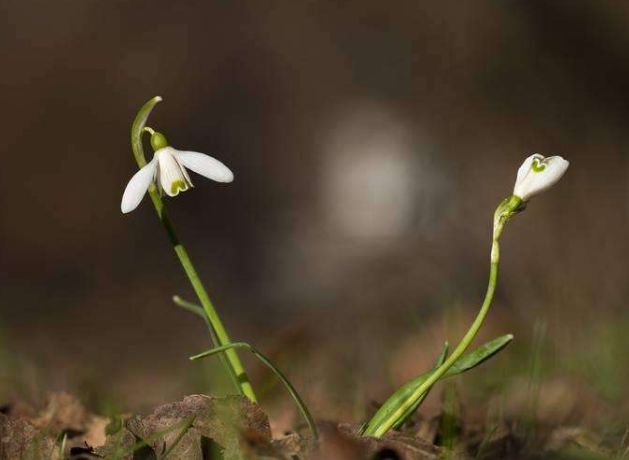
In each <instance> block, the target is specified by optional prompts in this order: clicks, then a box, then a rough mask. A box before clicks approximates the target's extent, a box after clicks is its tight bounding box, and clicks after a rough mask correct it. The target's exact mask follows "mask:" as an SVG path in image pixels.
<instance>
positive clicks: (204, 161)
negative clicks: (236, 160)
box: [175, 151, 234, 182]
mask: <svg viewBox="0 0 629 460" xmlns="http://www.w3.org/2000/svg"><path fill="white" fill-rule="evenodd" d="M175 155H177V158H178V159H179V161H180V162H181V163H182V164H183V165H184V166H185V167H186V168H188V169H190V170H192V171H194V172H195V173H197V174H200V175H202V176H203V177H207V178H208V179H212V180H214V181H216V182H231V181H233V180H234V173H232V172H231V170H230V169H229V168H228V167H227V166H225V165H224V164H223V163H221V162H220V161H218V160H217V159H216V158H213V157H211V156H209V155H206V154H205V153H198V152H180V151H176V153H175Z"/></svg>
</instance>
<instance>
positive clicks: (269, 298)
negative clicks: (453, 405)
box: [0, 0, 629, 420]
mask: <svg viewBox="0 0 629 460" xmlns="http://www.w3.org/2000/svg"><path fill="white" fill-rule="evenodd" d="M0 13H1V14H0V21H1V23H0V25H1V27H0V51H1V54H0V56H1V63H2V64H1V69H2V70H1V72H0V84H1V96H2V98H1V100H2V107H3V110H2V111H1V112H0V121H1V123H0V126H1V127H2V128H1V133H2V138H3V142H2V143H1V144H0V145H1V147H0V154H1V158H2V163H1V165H0V324H1V336H0V338H1V345H2V348H1V350H2V355H1V357H2V386H1V388H0V389H1V392H0V394H1V395H2V397H3V398H4V399H7V398H11V397H15V395H16V394H18V395H29V397H33V395H34V394H38V392H41V391H45V390H50V389H68V390H71V391H74V392H78V393H79V394H80V395H81V396H82V397H84V398H85V399H87V400H89V401H92V403H93V404H94V406H96V408H97V409H100V410H107V407H110V406H112V405H113V406H115V407H116V408H118V409H120V410H123V409H124V410H126V409H129V408H131V409H136V408H143V407H148V406H149V405H151V404H156V403H161V402H164V401H170V400H173V399H176V398H179V397H181V395H183V394H189V393H192V392H199V391H206V392H207V391H220V390H219V389H218V388H220V387H221V385H220V382H217V380H220V368H218V367H216V366H215V365H213V364H211V363H206V364H198V363H194V364H193V363H189V362H188V361H187V359H186V358H187V356H188V355H190V354H192V353H195V352H198V351H201V350H203V349H205V348H208V347H209V345H208V341H207V336H206V332H205V330H204V325H203V324H202V322H200V321H198V320H197V318H194V317H192V316H190V315H189V314H188V313H186V312H183V311H180V310H179V309H178V308H177V307H175V306H174V305H173V304H172V303H171V301H170V297H171V296H172V295H173V294H180V295H182V296H183V297H186V298H189V299H193V297H192V295H193V294H192V293H191V289H190V288H189V286H188V283H187V280H186V279H185V277H184V275H183V272H182V270H181V268H180V267H179V265H178V263H177V260H176V258H175V257H174V255H173V253H172V250H171V248H170V247H169V244H168V241H167V239H166V237H165V235H164V233H163V231H162V229H161V228H160V225H159V224H158V222H157V220H156V218H155V215H154V211H153V209H152V206H151V205H150V203H149V202H148V201H145V202H143V203H142V204H141V206H140V207H139V208H138V209H137V210H136V211H135V212H133V213H131V214H129V215H126V216H123V215H122V214H121V213H120V208H119V205H120V198H121V195H122V191H123V189H124V186H125V184H126V183H127V181H128V180H129V178H130V177H131V176H132V174H133V173H134V172H135V171H136V165H135V163H134V161H133V158H132V155H131V151H130V146H129V127H130V123H131V120H132V118H133V116H134V115H135V112H136V110H137V109H138V108H139V107H140V105H141V104H142V103H144V102H145V101H146V100H148V99H149V98H150V97H152V96H155V95H161V96H163V97H164V102H163V103H162V104H160V105H159V106H158V107H157V109H156V110H155V112H154V113H153V116H152V118H151V120H150V123H149V124H150V125H151V126H153V127H154V128H156V129H159V130H161V131H163V132H164V133H165V134H166V136H167V137H168V139H169V140H170V141H171V143H172V144H173V145H174V146H175V147H181V148H184V149H192V150H199V151H202V152H207V153H209V154H212V155H214V156H216V157H217V158H219V159H220V160H222V161H224V162H225V163H226V164H227V165H229V166H230V167H231V168H232V169H233V170H234V172H235V175H236V180H235V182H234V183H233V184H231V185H229V186H223V185H217V184H214V183H211V182H210V181H207V180H204V179H202V178H200V177H198V176H196V177H193V181H194V183H195V185H196V189H195V190H194V191H193V192H189V193H185V194H184V195H182V196H180V197H178V198H176V199H169V200H168V202H167V205H168V206H169V209H170V211H171V214H172V217H173V220H174V221H175V223H176V226H177V227H178V229H179V232H180V236H181V237H182V239H183V240H184V242H185V243H186V244H187V247H188V249H189V251H190V253H191V254H192V257H193V260H194V261H195V262H196V264H197V265H198V269H199V271H200V274H201V276H202V278H203V279H204V280H205V282H206V285H207V287H208V289H209V291H210V293H211V295H212V297H213V299H214V300H215V302H216V304H217V306H218V309H219V311H220V312H221V314H222V315H223V317H224V321H225V322H226V324H227V325H228V328H229V329H230V331H231V334H232V336H233V338H235V339H239V340H246V341H249V342H251V343H254V344H256V345H257V346H258V347H260V348H261V349H263V350H264V351H266V352H267V353H268V354H269V355H271V356H272V357H273V358H274V359H275V360H276V361H277V362H278V364H279V365H280V367H282V368H284V370H285V371H286V372H287V373H288V374H289V375H291V376H292V377H293V378H294V379H295V384H296V386H297V387H298V388H299V389H301V390H302V391H303V393H304V396H305V397H306V399H307V400H309V401H310V402H311V403H312V405H313V411H314V412H315V414H316V416H317V417H320V418H335V417H338V418H342V419H345V420H359V419H360V418H361V417H363V416H364V412H365V411H366V410H367V409H365V406H366V405H367V403H368V401H370V400H372V399H375V400H381V399H382V398H383V397H385V396H386V394H387V392H389V391H391V389H392V388H394V387H395V386H396V385H398V384H400V383H402V382H403V381H404V379H405V378H408V377H410V376H413V375H414V374H416V373H417V372H419V371H422V370H424V369H425V368H426V367H427V366H429V365H430V363H431V362H432V360H433V359H434V356H435V355H436V353H437V350H438V349H439V347H440V345H441V343H442V341H443V340H444V339H445V338H446V337H449V338H450V340H451V342H454V341H456V340H457V339H458V338H459V337H460V333H461V330H462V328H463V327H464V326H465V325H466V324H467V323H468V322H469V320H470V318H471V316H472V315H473V314H474V312H475V310H476V308H477V306H478V303H479V301H480V300H481V298H482V295H483V293H484V289H485V285H486V278H487V268H488V255H489V237H490V226H491V221H490V219H491V215H492V213H493V210H494V208H495V206H496V205H497V204H498V203H499V201H500V200H501V199H502V198H504V197H505V196H507V195H508V194H509V193H510V191H511V188H512V186H513V181H514V178H515V172H516V169H517V167H518V166H519V165H520V163H521V162H522V160H523V159H524V158H525V157H526V156H528V155H529V154H531V153H534V152H539V153H542V154H545V155H551V154H561V155H563V156H564V157H566V158H567V159H569V160H570V161H571V167H570V170H569V171H568V173H567V175H566V177H565V178H564V179H563V180H562V181H561V182H560V184H559V185H558V186H557V187H556V188H554V189H553V190H552V191H550V192H548V193H547V194H545V195H544V196H543V197H539V198H538V199H535V200H534V201H532V202H531V203H530V206H529V208H528V210H527V211H526V212H525V213H524V214H522V215H520V216H518V217H517V218H516V219H515V220H514V221H513V222H512V223H511V224H510V226H509V228H508V230H507V231H506V232H505V236H504V238H503V264H502V268H501V270H502V272H501V273H502V278H501V281H500V284H499V291H498V296H497V299H496V301H495V304H494V309H493V311H492V313H491V315H490V317H491V319H490V322H489V324H488V326H487V328H486V329H485V332H484V333H483V335H484V337H485V338H491V336H492V334H493V335H497V334H501V333H507V332H513V333H514V334H515V336H516V344H515V345H514V346H513V347H512V348H511V349H509V350H507V351H505V352H504V355H503V356H501V357H500V359H499V360H497V361H496V362H494V363H492V364H490V365H488V366H487V367H486V368H485V369H484V370H479V371H477V374H476V377H477V379H478V380H479V381H483V382H485V384H486V381H487V379H488V376H489V375H494V377H495V376H496V375H498V377H496V379H497V380H499V381H501V382H510V381H511V380H509V379H512V378H515V377H513V376H514V375H516V374H514V373H517V371H516V370H514V371H513V372H514V373H511V371H510V369H516V368H517V369H520V370H522V375H523V377H522V378H524V379H526V378H527V377H526V375H527V371H526V369H527V366H528V365H529V364H528V363H529V361H528V359H529V355H530V354H531V349H532V348H531V347H532V343H531V342H532V337H533V335H534V333H533V331H534V329H535V328H536V326H535V325H536V324H537V327H538V329H539V328H545V330H546V341H545V342H544V343H545V345H544V369H545V373H546V374H545V375H547V376H548V378H549V380H552V381H557V380H559V381H564V380H568V381H569V382H571V384H572V382H575V384H576V385H577V386H580V387H581V386H582V387H584V388H585V389H586V390H585V391H586V392H587V394H589V395H592V397H593V398H596V400H597V401H600V402H601V404H603V405H602V406H600V407H603V408H605V409H604V410H607V409H609V408H610V407H614V409H617V410H620V411H621V412H624V413H625V414H626V413H627V411H626V409H627V407H629V401H627V399H628V398H627V395H626V386H625V385H626V383H627V382H628V381H629V369H628V366H629V365H628V364H627V360H626V351H627V345H628V344H629V339H627V337H626V335H627V334H626V332H625V331H626V326H627V325H629V321H628V320H629V317H628V314H627V301H628V299H629V289H628V287H629V285H628V284H627V274H628V265H629V261H628V259H627V256H628V255H629V251H628V243H627V230H628V223H629V222H628V213H629V201H628V190H629V181H628V179H629V178H628V166H629V163H628V158H629V154H628V149H629V135H628V131H627V126H628V124H629V92H628V88H627V86H628V84H629V83H628V82H629V4H626V3H623V2H612V1H595V0H590V1H556V2H552V1H531V0H527V1H502V2H498V1H489V0H488V1H478V2H456V1H446V2H437V1H430V2H428V1H399V2H379V1H371V0H369V1H354V2H352V1H336V2H334V1H228V0H217V1H189V2H155V1H153V2H145V1H133V2H131V1H95V0H80V1H79V0H65V1H60V2H43V1H42V2H35V1H19V0H13V1H12V0H0ZM540 325H541V326H540ZM518 347H520V348H518ZM518 350H519V351H518ZM245 359H246V362H247V363H248V366H249V368H250V373H251V376H252V378H253V379H254V381H256V383H257V384H258V385H259V386H260V387H261V388H263V389H262V390H260V392H261V393H263V396H262V397H263V400H265V399H266V400H267V401H274V402H275V403H276V405H277V406H278V407H280V409H276V410H275V413H274V415H275V418H276V419H277V418H278V417H280V415H278V414H282V413H283V412H282V409H281V408H282V407H284V406H286V407H290V401H288V400H287V398H286V396H285V395H284V393H283V392H282V389H281V388H280V387H278V386H277V385H275V384H273V379H272V377H270V376H269V374H268V373H267V372H266V371H265V370H264V369H263V368H261V367H260V366H259V364H258V363H257V362H255V361H253V360H250V359H249V357H246V358H245ZM518 363H521V364H518ZM213 371H215V372H213ZM483 376H484V377H483ZM483 384H484V383H482V382H481V383H479V385H483ZM472 387H473V386H472V385H467V386H466V387H465V388H472ZM483 388H484V387H483ZM265 389H266V390H265ZM267 390H268V391H267ZM466 391H467V392H468V393H473V392H474V390H472V389H470V390H466ZM484 399H485V400H486V399H487V395H485V398H484ZM481 400H483V398H482V395H481ZM269 404H270V403H269ZM601 410H603V409H601Z"/></svg>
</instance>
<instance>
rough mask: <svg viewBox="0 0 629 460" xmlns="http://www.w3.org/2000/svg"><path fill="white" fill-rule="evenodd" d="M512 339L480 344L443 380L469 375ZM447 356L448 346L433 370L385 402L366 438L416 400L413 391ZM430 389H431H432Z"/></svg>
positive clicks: (402, 417)
mask: <svg viewBox="0 0 629 460" xmlns="http://www.w3.org/2000/svg"><path fill="white" fill-rule="evenodd" d="M512 340H513V335H511V334H507V335H504V336H501V337H498V338H496V339H494V340H492V341H490V342H487V343H485V344H484V345H481V346H480V347H478V348H476V349H474V350H472V351H471V352H469V353H467V354H465V355H463V356H461V358H459V359H458V360H457V361H455V363H454V364H453V365H452V367H451V368H450V369H449V370H448V372H446V373H445V374H444V376H443V377H442V379H443V378H446V377H450V376H453V375H457V374H461V373H463V372H467V371H469V370H470V369H473V368H475V367H476V366H479V365H480V364H482V363H484V362H485V361H487V360H488V359H490V358H491V357H492V356H494V355H495V354H496V353H498V352H499V351H500V350H502V349H503V348H505V347H506V346H507V345H508V344H509V343H510V342H511V341H512ZM447 353H448V345H447V344H446V345H445V346H444V349H443V351H442V352H441V355H440V356H439V358H438V359H437V362H436V365H435V367H434V368H433V370H431V371H429V372H426V373H425V374H422V375H420V376H419V377H415V378H414V379H413V380H410V381H409V382H407V383H405V384H404V385H403V386H402V387H400V388H399V389H398V390H397V391H396V392H395V393H393V395H392V396H390V397H389V399H387V400H386V401H385V403H384V404H383V405H382V407H380V409H379V410H378V412H376V414H375V415H374V416H373V417H372V418H371V420H369V422H368V423H367V424H366V425H364V427H363V430H362V433H361V434H364V435H366V436H371V435H373V434H374V433H376V432H377V430H378V428H379V427H380V426H381V425H382V424H383V423H385V422H386V421H388V420H389V418H390V417H394V416H395V415H394V414H395V413H396V411H398V410H399V409H400V408H402V407H404V405H405V404H406V403H407V402H408V401H409V399H410V398H412V397H413V394H414V392H415V391H416V390H417V388H419V387H420V386H421V385H422V384H423V383H424V382H425V381H426V380H428V378H429V377H430V376H431V375H432V374H433V372H435V370H436V369H437V368H439V367H440V366H441V365H442V364H443V363H444V362H445V360H446V358H447ZM429 390H430V388H429ZM426 396H428V391H426V392H424V393H423V394H422V395H421V396H420V398H419V399H418V400H417V401H416V402H415V403H414V404H413V405H412V406H410V408H409V409H407V410H406V411H404V412H403V413H402V414H401V415H400V416H398V417H396V420H395V421H394V422H393V425H392V426H393V428H397V427H399V426H401V425H402V424H403V423H404V422H405V421H406V420H407V419H408V418H409V417H410V416H411V415H412V414H413V413H414V412H415V411H416V410H417V409H418V408H419V406H420V405H421V403H422V402H423V401H424V399H425V398H426Z"/></svg>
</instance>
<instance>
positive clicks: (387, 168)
mask: <svg viewBox="0 0 629 460" xmlns="http://www.w3.org/2000/svg"><path fill="white" fill-rule="evenodd" d="M421 145H422V142H421V141H420V140H418V139H416V138H415V136H414V133H413V132H412V130H411V129H409V127H408V124H407V123H406V122H405V121H404V120H402V119H400V118H399V117H396V116H395V115H393V114H392V113H391V112H390V110H387V107H383V106H380V105H376V104H366V105H360V106H358V107H353V110H351V111H349V112H347V113H345V114H344V116H341V117H340V119H337V120H336V122H335V124H334V125H333V126H332V127H331V129H330V132H329V137H328V138H327V139H324V145H323V148H324V152H323V172H322V174H321V179H322V184H321V186H322V195H321V196H322V205H323V209H322V211H323V215H324V219H325V220H326V222H325V223H326V226H328V228H330V227H331V228H330V230H332V231H334V232H335V233H340V234H341V235H339V236H344V237H356V238H392V237H393V238H394V237H399V236H401V235H403V234H404V233H405V232H407V231H408V230H409V229H410V228H411V226H412V225H413V223H414V219H415V217H416V215H417V213H416V211H418V210H417V209H416V206H417V199H416V198H417V195H418V192H419V190H420V184H419V181H420V180H423V179H425V178H423V177H420V176H419V173H420V172H421V168H420V167H419V165H420V164H421V163H422V161H421V155H422V154H423V150H424V149H422V148H421Z"/></svg>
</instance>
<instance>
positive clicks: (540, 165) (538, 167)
mask: <svg viewBox="0 0 629 460" xmlns="http://www.w3.org/2000/svg"><path fill="white" fill-rule="evenodd" d="M531 168H532V169H533V171H534V172H542V171H543V170H544V169H546V164H545V163H544V162H543V161H539V160H538V159H537V158H535V159H534V160H533V165H532V166H531Z"/></svg>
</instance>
